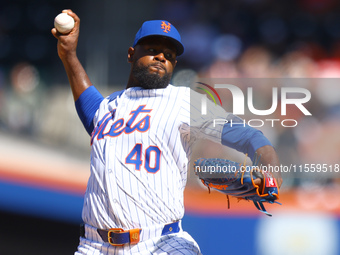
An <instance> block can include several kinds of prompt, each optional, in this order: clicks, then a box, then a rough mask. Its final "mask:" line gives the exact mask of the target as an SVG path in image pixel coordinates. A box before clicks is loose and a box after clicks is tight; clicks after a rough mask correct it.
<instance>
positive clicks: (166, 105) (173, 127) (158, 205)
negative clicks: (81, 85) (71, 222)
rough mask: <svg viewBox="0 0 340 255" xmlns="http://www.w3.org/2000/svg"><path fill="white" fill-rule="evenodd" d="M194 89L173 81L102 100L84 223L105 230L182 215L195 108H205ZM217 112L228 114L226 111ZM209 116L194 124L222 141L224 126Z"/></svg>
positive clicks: (93, 139)
mask: <svg viewBox="0 0 340 255" xmlns="http://www.w3.org/2000/svg"><path fill="white" fill-rule="evenodd" d="M190 93H192V91H190V89H189V88H186V87H174V86H172V85H169V86H168V87H167V88H165V89H148V90H146V89H142V88H139V87H135V88H129V89H126V90H123V91H122V92H121V93H119V95H118V96H117V94H115V96H109V97H107V98H105V99H104V100H103V101H102V103H101V104H100V107H99V109H98V111H97V112H96V115H95V117H94V120H93V122H94V127H95V129H94V131H93V133H92V137H91V143H92V151H91V176H90V179H89V181H88V186H87V190H86V194H85V198H84V199H85V200H84V207H83V213H82V217H83V220H84V222H85V223H87V224H89V225H91V226H94V227H96V228H101V229H109V228H123V229H133V228H147V227H150V226H152V225H158V224H167V223H169V222H172V221H174V220H179V219H181V218H182V217H183V215H184V205H183V191H184V187H185V185H186V181H187V166H188V163H189V162H188V159H189V156H190V148H189V147H190V146H189V143H188V138H189V126H190V121H191V120H190V108H191V109H194V110H195V109H196V110H197V111H199V110H200V109H198V108H199V107H198V105H197V107H193V106H192V105H190ZM191 101H193V100H191ZM194 101H195V102H196V103H197V104H199V103H200V102H197V101H198V100H194ZM221 109H222V108H221ZM217 112H219V113H221V114H223V115H224V116H223V117H224V118H225V117H226V113H225V112H224V111H223V110H221V111H217ZM209 117H211V118H214V116H211V115H209ZM219 118H221V116H219ZM195 121H197V120H195ZM205 121H206V120H202V122H201V121H199V122H196V123H191V124H192V125H197V127H198V129H199V130H201V131H202V130H203V133H204V135H208V136H210V138H211V139H213V140H215V141H217V142H220V141H221V130H222V125H221V126H220V127H215V128H213V129H210V128H209V127H208V126H207V125H203V123H204V122H205ZM191 122H193V121H191ZM203 126H204V128H203ZM198 129H197V130H198ZM192 135H193V133H192V134H191V136H192Z"/></svg>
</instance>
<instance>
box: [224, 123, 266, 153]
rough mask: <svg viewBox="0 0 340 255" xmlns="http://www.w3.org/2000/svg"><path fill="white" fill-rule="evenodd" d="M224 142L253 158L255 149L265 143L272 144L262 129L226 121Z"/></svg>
mask: <svg viewBox="0 0 340 255" xmlns="http://www.w3.org/2000/svg"><path fill="white" fill-rule="evenodd" d="M221 139H222V141H221V142H222V144H223V145H226V146H228V147H231V148H233V149H236V150H238V151H241V152H243V153H248V156H249V157H250V158H251V159H253V158H254V155H255V151H256V150H257V149H258V148H261V147H262V146H265V145H271V146H272V144H271V143H270V141H269V140H268V139H267V138H266V137H265V136H264V135H263V133H262V132H261V131H260V130H257V129H255V128H252V127H250V126H248V125H243V124H230V123H226V124H225V125H224V126H223V130H222V137H221Z"/></svg>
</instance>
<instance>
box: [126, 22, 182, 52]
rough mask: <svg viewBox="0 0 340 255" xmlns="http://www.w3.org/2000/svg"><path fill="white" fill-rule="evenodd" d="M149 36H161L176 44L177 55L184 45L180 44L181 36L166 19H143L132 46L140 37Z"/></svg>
mask: <svg viewBox="0 0 340 255" xmlns="http://www.w3.org/2000/svg"><path fill="white" fill-rule="evenodd" d="M151 36H162V37H167V38H169V39H170V40H171V41H172V42H173V43H174V44H175V46H176V50H177V56H180V55H182V54H183V52H184V45H183V44H182V41H181V36H180V34H179V33H178V31H177V29H176V28H175V27H174V26H173V25H172V24H171V23H170V22H168V21H166V20H149V21H145V22H144V23H143V25H142V26H141V28H140V29H139V30H138V32H137V34H136V37H135V40H134V42H133V46H132V47H135V46H136V44H138V42H139V41H140V40H141V39H143V38H146V37H151Z"/></svg>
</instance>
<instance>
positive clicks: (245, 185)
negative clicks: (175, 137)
mask: <svg viewBox="0 0 340 255" xmlns="http://www.w3.org/2000/svg"><path fill="white" fill-rule="evenodd" d="M256 161H257V162H258V161H259V159H258V160H256ZM257 162H255V164H254V165H253V166H246V165H245V163H244V164H243V165H242V164H240V163H237V162H234V161H231V160H227V159H219V158H199V159H197V160H196V161H195V162H194V168H195V173H196V175H198V177H199V179H201V181H202V183H203V184H204V185H205V186H206V187H208V189H209V191H210V189H214V190H217V191H219V192H222V193H224V194H226V195H227V196H229V195H230V196H233V197H236V198H238V199H245V200H250V201H253V203H254V205H255V206H256V208H257V209H258V210H260V211H261V212H263V213H265V214H266V215H268V216H272V215H271V214H270V213H268V212H267V211H266V209H265V207H264V205H263V203H264V202H267V203H271V204H273V203H278V202H277V201H276V200H277V199H278V198H279V187H278V185H277V183H276V180H275V178H274V177H273V176H272V174H271V173H269V172H265V171H263V170H261V169H260V168H258V167H257V166H256V164H257ZM259 180H261V181H259ZM278 204H280V203H278Z"/></svg>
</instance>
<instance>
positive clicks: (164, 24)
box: [161, 21, 171, 33]
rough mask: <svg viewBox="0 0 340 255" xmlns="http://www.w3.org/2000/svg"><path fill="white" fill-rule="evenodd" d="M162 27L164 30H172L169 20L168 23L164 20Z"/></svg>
mask: <svg viewBox="0 0 340 255" xmlns="http://www.w3.org/2000/svg"><path fill="white" fill-rule="evenodd" d="M161 28H162V29H164V30H163V32H165V33H167V32H169V31H170V28H171V24H170V23H169V22H168V24H166V23H165V22H164V21H162V24H161Z"/></svg>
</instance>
